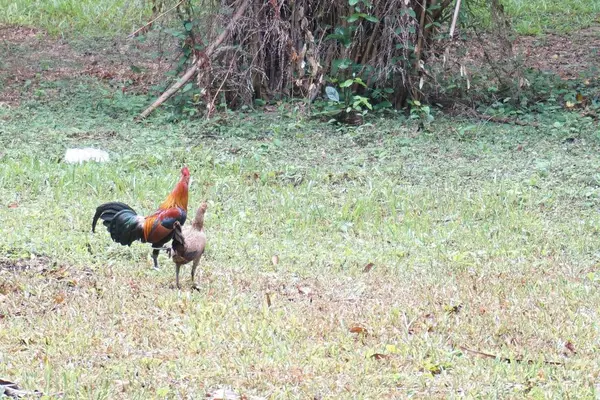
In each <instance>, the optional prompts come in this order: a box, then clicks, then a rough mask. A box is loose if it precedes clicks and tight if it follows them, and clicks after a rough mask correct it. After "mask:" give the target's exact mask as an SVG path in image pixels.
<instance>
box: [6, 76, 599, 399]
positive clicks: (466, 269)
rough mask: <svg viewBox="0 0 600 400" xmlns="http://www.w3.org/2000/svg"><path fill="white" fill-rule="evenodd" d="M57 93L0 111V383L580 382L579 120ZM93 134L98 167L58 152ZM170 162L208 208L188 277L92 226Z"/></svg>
mask: <svg viewBox="0 0 600 400" xmlns="http://www.w3.org/2000/svg"><path fill="white" fill-rule="evenodd" d="M54 84H55V85H59V86H60V88H61V90H60V93H61V95H60V96H58V97H52V98H43V99H32V101H30V102H26V103H24V104H22V105H21V106H19V107H13V108H0V145H1V148H2V150H0V157H1V160H2V162H1V163H0V220H1V221H2V224H0V235H1V236H2V238H3V240H2V241H1V242H0V252H2V253H4V254H7V257H8V260H10V261H7V260H6V259H4V260H3V261H0V293H1V294H0V314H1V315H2V316H1V321H2V322H1V324H0V361H1V362H0V377H2V378H4V379H9V380H12V381H16V382H18V383H19V384H20V386H21V387H23V388H27V389H40V390H42V391H44V392H45V393H47V394H49V395H50V396H51V397H52V398H54V397H59V394H61V395H62V396H64V398H98V399H114V398H128V399H145V398H203V397H204V396H205V394H206V393H210V392H213V391H214V390H215V389H216V388H218V387H222V386H225V387H231V388H232V389H233V390H234V391H236V392H237V393H240V394H244V395H246V396H248V398H252V397H251V396H260V397H264V398H272V399H279V398H313V397H315V396H317V397H321V398H323V399H333V398H336V399H337V398H379V397H383V398H390V397H409V396H412V397H417V398H447V397H450V398H452V397H459V396H461V395H466V396H467V397H483V398H490V397H500V398H526V397H527V398H564V397H566V396H569V397H572V398H592V397H593V396H594V394H595V389H594V384H595V381H596V376H597V375H598V374H599V373H600V364H599V363H598V357H597V352H598V341H597V334H598V330H599V326H598V312H599V310H600V295H599V293H600V291H599V290H598V289H599V286H600V270H599V268H598V265H599V259H600V254H599V252H598V249H599V248H600V238H599V237H598V226H599V224H600V216H599V215H598V206H599V205H600V175H599V174H598V170H599V168H600V159H599V158H598V156H597V155H598V152H599V150H600V141H599V137H598V131H597V126H595V125H594V124H593V123H592V121H590V120H588V119H584V118H581V117H579V116H577V114H564V115H554V116H553V117H552V120H549V121H545V120H541V121H540V124H541V126H540V128H538V129H535V128H532V127H514V126H507V125H492V124H480V125H477V126H475V127H472V129H467V130H465V129H461V128H462V127H464V126H467V125H470V124H471V122H468V121H464V122H463V121H460V120H452V121H447V120H444V119H438V121H437V122H436V123H435V124H433V126H432V132H430V133H423V132H417V131H416V126H413V125H411V124H408V123H407V122H406V121H404V120H403V119H399V120H397V121H393V120H375V121H373V125H372V126H365V127H362V128H357V129H346V130H339V129H336V127H335V126H332V125H327V124H320V123H316V122H310V121H306V120H304V119H302V118H301V117H300V116H298V115H296V114H295V113H294V112H293V111H281V112H279V113H276V114H274V115H271V116H265V115H260V114H257V115H255V114H225V115H221V116H220V117H219V118H217V119H215V120H213V121H211V122H206V121H200V122H196V123H186V124H183V123H182V124H172V123H167V122H165V121H166V119H168V114H167V113H166V112H162V113H158V114H157V115H156V116H155V117H154V118H153V119H151V120H150V121H147V122H144V123H142V124H135V123H133V122H132V116H133V115H135V112H136V111H139V109H140V108H142V107H143V105H144V104H146V101H147V99H144V98H136V97H129V96H122V97H119V96H107V95H106V92H105V91H103V90H100V89H101V88H102V87H101V85H94V84H93V81H87V82H85V83H84V84H76V82H58V83H54ZM556 119H560V120H562V124H559V125H560V126H559V125H556V126H554V125H553V121H554V120H556ZM85 145H92V146H97V147H100V148H104V149H107V150H109V152H110V153H111V156H112V161H111V162H110V163H106V164H94V163H91V164H84V165H78V166H73V165H67V164H65V163H63V162H61V158H62V156H63V154H64V151H65V149H66V148H67V147H69V146H85ZM182 164H187V165H189V167H190V169H191V171H192V176H193V179H194V182H193V184H192V187H191V192H190V207H191V208H195V207H197V206H198V205H199V203H200V201H201V200H204V199H207V200H208V204H209V209H208V213H207V218H206V227H207V234H208V238H209V246H208V249H207V254H206V257H205V258H204V259H203V261H202V262H201V268H202V270H203V275H202V276H201V277H200V278H199V279H198V284H199V286H200V290H199V291H193V290H191V288H190V284H189V281H188V279H189V268H188V269H186V270H185V272H184V275H183V276H184V278H185V279H184V281H183V282H184V286H183V289H182V290H181V291H178V290H176V289H174V288H173V284H174V268H173V265H172V264H171V263H170V262H169V260H167V259H166V257H165V256H164V255H162V256H161V258H160V263H161V266H162V268H161V270H160V271H158V272H155V271H153V270H152V269H151V259H150V257H149V253H150V252H149V247H148V246H147V245H144V244H139V243H136V244H134V245H133V246H131V247H130V248H127V247H122V246H119V245H117V244H115V243H112V242H111V241H110V239H109V237H108V233H107V232H106V231H105V230H103V229H100V230H99V231H98V232H97V233H96V234H91V232H90V225H91V217H92V215H93V212H94V209H95V207H96V206H97V205H98V204H100V203H102V202H104V201H109V200H120V201H125V202H127V203H129V204H130V205H132V206H133V207H134V208H135V209H136V210H138V211H140V212H144V213H147V212H151V211H152V210H153V209H154V208H155V207H156V206H157V204H158V203H159V202H160V201H161V200H162V199H163V198H164V196H165V195H166V194H167V193H168V192H169V191H170V190H171V188H172V186H173V184H174V182H175V181H176V180H177V177H178V170H179V168H180V167H181V165H182ZM274 255H277V256H278V257H279V262H277V263H273V262H272V258H273V256H274ZM15 260H20V261H18V262H16V261H15ZM369 263H373V267H372V269H371V270H370V271H369V272H363V271H364V269H365V266H366V265H367V264H369ZM13 264H14V265H13ZM267 294H268V297H269V299H270V303H271V305H270V306H268V304H267ZM355 326H360V327H363V328H364V329H366V330H367V333H366V334H356V333H352V332H350V329H351V328H352V327H355ZM568 342H570V343H571V344H572V345H573V347H574V349H575V350H576V352H577V353H576V354H574V353H572V352H571V351H570V350H568V349H567V348H566V347H565V344H566V343H568ZM460 346H465V347H468V348H472V349H477V350H481V351H485V352H489V353H492V354H495V355H498V356H502V357H523V358H525V359H528V360H532V363H531V364H528V363H518V362H517V363H506V362H502V361H499V360H494V359H486V358H481V357H477V356H476V355H474V354H471V353H468V352H464V351H461V350H460ZM375 353H380V354H385V355H386V357H385V358H383V359H379V360H378V359H375V358H373V357H372V355H373V354H375ZM542 360H553V361H560V362H563V363H564V365H561V366H552V365H547V364H544V363H543V362H542Z"/></svg>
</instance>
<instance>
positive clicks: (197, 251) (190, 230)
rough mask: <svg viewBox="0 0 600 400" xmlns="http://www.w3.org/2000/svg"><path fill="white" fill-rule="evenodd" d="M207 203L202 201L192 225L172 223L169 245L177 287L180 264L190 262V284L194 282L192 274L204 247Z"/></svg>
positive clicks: (194, 272)
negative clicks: (172, 228) (170, 242)
mask: <svg viewBox="0 0 600 400" xmlns="http://www.w3.org/2000/svg"><path fill="white" fill-rule="evenodd" d="M207 207H208V205H207V204H206V203H202V204H201V205H200V207H199V208H198V211H196V217H195V218H194V220H193V221H192V225H191V226H190V225H187V226H185V227H183V228H182V227H181V225H180V224H179V222H175V224H174V234H173V243H172V245H171V246H172V247H171V257H172V258H173V262H174V263H175V283H176V284H177V288H179V269H180V268H181V266H182V265H185V264H187V263H189V262H193V263H192V284H194V275H195V274H196V268H197V267H198V263H199V262H200V257H202V254H203V253H204V248H205V247H206V234H205V233H204V214H205V213H206V209H207Z"/></svg>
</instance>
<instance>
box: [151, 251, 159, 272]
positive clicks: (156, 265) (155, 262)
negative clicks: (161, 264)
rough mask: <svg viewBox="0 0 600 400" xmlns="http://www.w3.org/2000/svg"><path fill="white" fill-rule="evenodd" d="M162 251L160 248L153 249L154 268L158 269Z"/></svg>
mask: <svg viewBox="0 0 600 400" xmlns="http://www.w3.org/2000/svg"><path fill="white" fill-rule="evenodd" d="M159 252H160V249H154V250H152V261H153V262H154V269H155V270H158V253H159Z"/></svg>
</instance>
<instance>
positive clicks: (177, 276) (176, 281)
mask: <svg viewBox="0 0 600 400" xmlns="http://www.w3.org/2000/svg"><path fill="white" fill-rule="evenodd" d="M179 268H181V265H179V264H175V284H176V285H177V289H181V288H180V287H179Z"/></svg>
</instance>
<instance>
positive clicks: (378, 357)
mask: <svg viewBox="0 0 600 400" xmlns="http://www.w3.org/2000/svg"><path fill="white" fill-rule="evenodd" d="M389 357H390V356H389V354H382V353H375V354H371V358H374V359H375V360H384V359H386V358H389Z"/></svg>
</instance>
